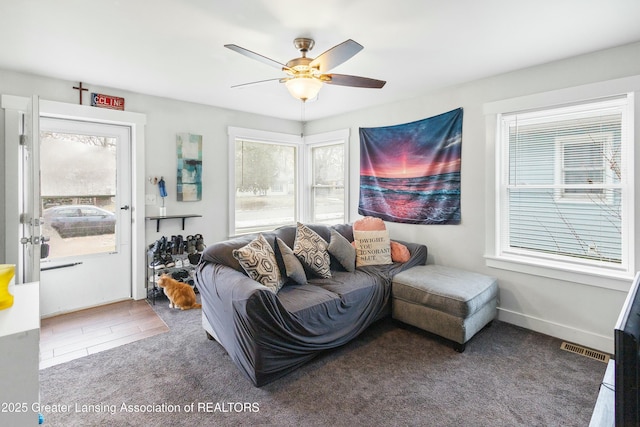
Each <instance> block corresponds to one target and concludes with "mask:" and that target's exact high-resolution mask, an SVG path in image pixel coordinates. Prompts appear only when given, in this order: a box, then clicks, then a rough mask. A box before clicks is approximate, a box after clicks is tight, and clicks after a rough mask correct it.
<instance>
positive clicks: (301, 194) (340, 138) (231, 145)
mask: <svg viewBox="0 0 640 427" xmlns="http://www.w3.org/2000/svg"><path fill="white" fill-rule="evenodd" d="M227 135H228V152H229V157H228V165H229V185H228V195H229V197H228V201H229V203H228V207H229V223H228V230H229V231H228V233H229V237H234V236H237V235H239V234H241V233H239V232H238V231H237V230H236V227H235V223H236V215H235V205H236V204H235V194H236V192H235V144H236V140H238V139H240V140H245V141H253V142H260V143H266V144H269V143H271V144H278V145H291V146H295V147H296V156H297V157H296V164H297V167H298V170H297V173H296V208H295V221H300V222H310V220H309V218H312V212H313V211H312V205H311V203H312V202H311V194H312V192H311V183H312V165H311V162H312V159H311V155H310V153H311V149H312V148H313V147H319V146H323V145H335V144H338V143H341V142H342V143H343V144H344V155H345V160H344V161H345V168H344V169H345V170H344V175H345V176H344V183H345V197H344V198H345V201H344V217H345V222H348V221H349V209H348V208H349V197H348V195H349V157H348V153H349V130H348V129H344V130H338V131H332V132H326V133H321V134H316V135H309V136H303V135H292V134H286V133H279V132H269V131H263V130H257V129H247V128H239V127H231V126H230V127H229V128H228V131H227ZM246 233H251V231H247V232H246ZM242 234H244V233H242Z"/></svg>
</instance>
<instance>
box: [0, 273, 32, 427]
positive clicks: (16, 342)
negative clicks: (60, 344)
mask: <svg viewBox="0 0 640 427" xmlns="http://www.w3.org/2000/svg"><path fill="white" fill-rule="evenodd" d="M9 292H10V293H11V294H12V295H13V297H14V301H13V306H12V307H9V308H7V309H5V310H0V405H1V406H0V425H1V426H37V425H38V405H39V402H40V396H39V388H38V365H39V359H40V348H39V346H40V284H39V283H37V282H35V283H26V284H23V285H11V286H10V287H9Z"/></svg>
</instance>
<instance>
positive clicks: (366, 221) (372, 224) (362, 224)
mask: <svg viewBox="0 0 640 427" xmlns="http://www.w3.org/2000/svg"><path fill="white" fill-rule="evenodd" d="M353 229H354V230H357V231H384V230H386V229H387V227H386V226H385V225H384V221H383V220H381V219H380V218H376V217H373V216H365V217H364V218H361V219H359V220H357V221H356V222H354V223H353Z"/></svg>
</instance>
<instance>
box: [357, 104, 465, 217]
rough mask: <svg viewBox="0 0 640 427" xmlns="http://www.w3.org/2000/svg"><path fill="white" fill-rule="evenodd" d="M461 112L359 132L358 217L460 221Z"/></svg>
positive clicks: (460, 109) (361, 129)
mask: <svg viewBox="0 0 640 427" xmlns="http://www.w3.org/2000/svg"><path fill="white" fill-rule="evenodd" d="M462 115H463V114H462V108H458V109H456V110H452V111H449V112H447V113H443V114H440V115H438V116H434V117H430V118H427V119H423V120H419V121H415V122H411V123H405V124H401V125H395V126H387V127H376V128H360V199H359V204H358V213H359V214H361V215H365V216H375V217H378V218H382V219H383V220H385V221H391V222H400V223H407V224H459V223H460V164H461V153H462Z"/></svg>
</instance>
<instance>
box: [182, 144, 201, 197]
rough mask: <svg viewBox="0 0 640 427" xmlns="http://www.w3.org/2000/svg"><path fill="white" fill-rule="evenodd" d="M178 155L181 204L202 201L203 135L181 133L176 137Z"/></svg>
mask: <svg viewBox="0 0 640 427" xmlns="http://www.w3.org/2000/svg"><path fill="white" fill-rule="evenodd" d="M176 152H177V155H178V179H177V183H178V188H177V191H176V193H177V199H178V201H179V202H195V201H198V200H202V135H193V134H190V133H179V134H177V137H176Z"/></svg>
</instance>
